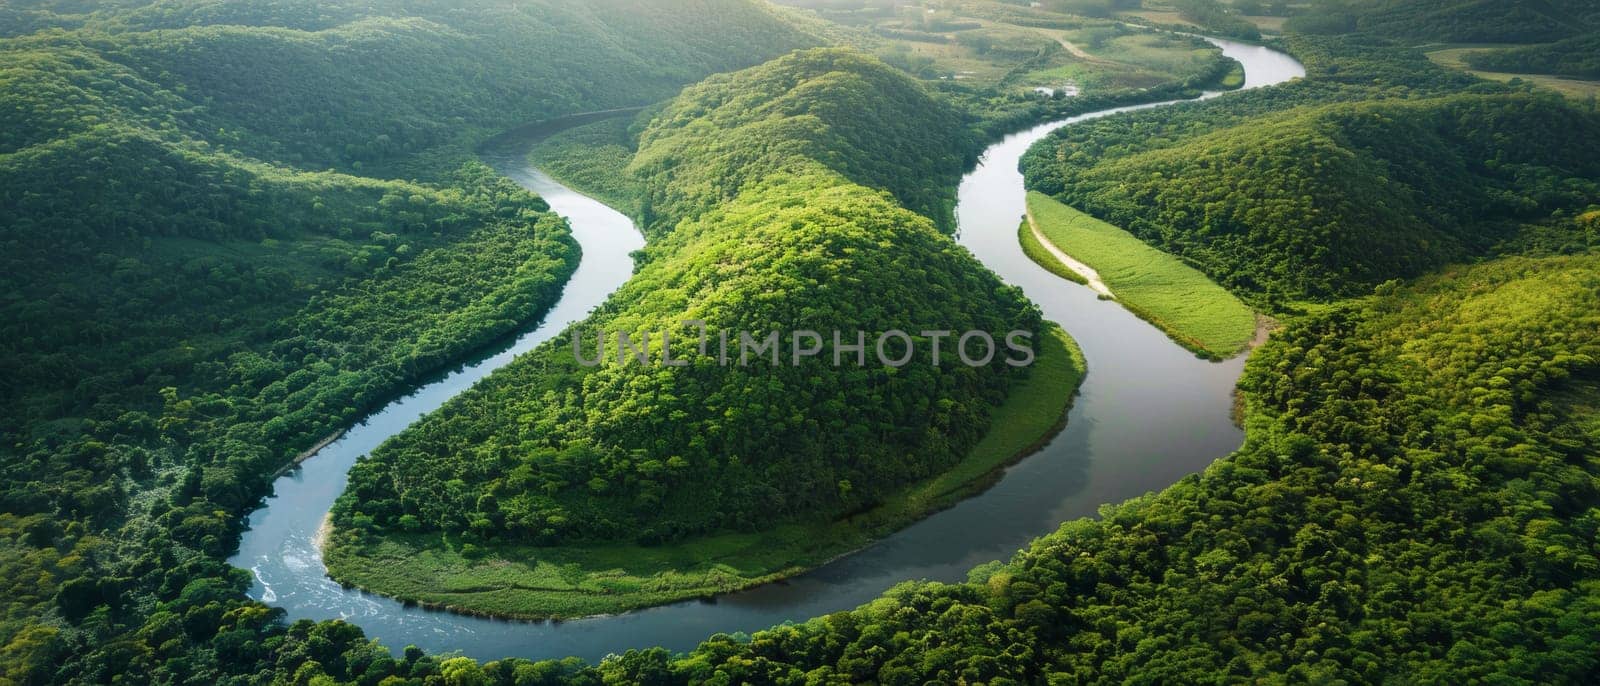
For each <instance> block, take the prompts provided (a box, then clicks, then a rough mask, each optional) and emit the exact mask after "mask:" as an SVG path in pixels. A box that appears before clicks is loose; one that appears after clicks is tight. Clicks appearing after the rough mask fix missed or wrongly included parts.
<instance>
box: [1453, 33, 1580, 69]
mask: <svg viewBox="0 0 1600 686" xmlns="http://www.w3.org/2000/svg"><path fill="white" fill-rule="evenodd" d="M1464 59H1465V60H1466V63H1467V64H1468V65H1469V66H1471V67H1472V68H1473V69H1479V70H1483V71H1498V72H1510V73H1513V74H1552V75H1555V76H1565V77H1568V78H1574V79H1600V32H1596V33H1590V34H1588V35H1584V36H1578V37H1575V38H1568V39H1566V40H1562V41H1556V42H1554V43H1550V44H1548V45H1530V46H1527V47H1521V48H1510V49H1504V50H1475V51H1472V52H1468V53H1466V55H1465V56H1464Z"/></svg>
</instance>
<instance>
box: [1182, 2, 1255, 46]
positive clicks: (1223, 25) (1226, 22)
mask: <svg viewBox="0 0 1600 686" xmlns="http://www.w3.org/2000/svg"><path fill="white" fill-rule="evenodd" d="M1169 1H1170V2H1171V3H1172V6H1173V7H1174V8H1176V9H1177V10H1178V14H1179V15H1180V16H1182V17H1183V18H1184V19H1187V20H1189V21H1192V22H1194V23H1196V24H1198V25H1200V26H1201V27H1202V28H1204V29H1205V30H1206V32H1207V33H1214V34H1217V35H1219V36H1224V37H1227V38H1238V39H1241V40H1261V31H1260V30H1259V29H1257V28H1256V25H1255V24H1252V23H1250V22H1249V21H1248V20H1246V19H1244V18H1242V17H1240V16H1239V15H1237V14H1235V13H1234V12H1232V11H1231V10H1230V9H1229V8H1228V7H1227V6H1225V5H1223V4H1222V3H1221V2H1219V1H1218V0H1169Z"/></svg>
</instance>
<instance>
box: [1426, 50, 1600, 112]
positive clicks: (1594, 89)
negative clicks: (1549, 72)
mask: <svg viewBox="0 0 1600 686" xmlns="http://www.w3.org/2000/svg"><path fill="white" fill-rule="evenodd" d="M1486 47H1488V48H1504V47H1511V46H1509V45H1477V46H1470V45H1469V46H1450V47H1443V48H1440V49H1437V50H1429V51H1428V53H1427V55H1428V59H1430V60H1433V61H1434V63H1435V64H1438V65H1440V66H1445V67H1450V68H1452V69H1460V70H1461V71H1464V72H1467V73H1469V74H1472V75H1473V76H1476V77H1478V78H1481V79H1488V80H1490V81H1510V80H1512V79H1521V80H1523V81H1527V82H1530V83H1534V84H1537V85H1539V86H1542V87H1544V88H1549V89H1550V90H1553V91H1556V92H1557V93H1560V94H1562V95H1565V96H1567V97H1569V98H1574V99H1579V100H1584V99H1588V98H1591V97H1597V96H1600V81H1584V80H1581V79H1567V78H1562V77H1559V76H1546V75H1543V74H1509V73H1505V72H1497V71H1478V70H1475V69H1472V68H1471V67H1469V66H1468V65H1467V63H1466V62H1465V61H1464V60H1463V59H1462V58H1463V56H1464V55H1466V54H1467V53H1469V52H1473V51H1474V50H1479V49H1482V48H1486Z"/></svg>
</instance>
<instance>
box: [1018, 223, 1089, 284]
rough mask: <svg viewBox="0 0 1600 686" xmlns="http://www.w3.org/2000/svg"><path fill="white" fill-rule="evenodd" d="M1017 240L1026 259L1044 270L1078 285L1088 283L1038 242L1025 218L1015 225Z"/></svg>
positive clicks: (1031, 226)
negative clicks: (1018, 224)
mask: <svg viewBox="0 0 1600 686" xmlns="http://www.w3.org/2000/svg"><path fill="white" fill-rule="evenodd" d="M1017 241H1018V242H1019V243H1022V252H1023V253H1024V254H1026V255H1027V256H1028V259H1030V260H1033V261H1034V262H1035V263H1037V264H1038V265H1039V266H1041V267H1044V269H1045V271H1047V272H1050V273H1051V274H1055V275H1056V276H1059V277H1061V278H1063V279H1066V280H1068V281H1071V282H1073V283H1075V284H1078V285H1080V286H1087V285H1089V280H1088V279H1085V278H1083V275H1082V274H1079V273H1077V272H1075V271H1073V270H1072V269H1071V268H1069V267H1067V265H1064V264H1062V263H1061V260H1058V259H1056V257H1055V255H1051V254H1050V251H1049V249H1047V248H1045V247H1044V244H1043V243H1040V242H1039V237H1038V236H1035V235H1033V225H1032V224H1029V223H1028V221H1027V220H1026V219H1024V220H1023V221H1022V224H1021V225H1020V226H1018V227H1017Z"/></svg>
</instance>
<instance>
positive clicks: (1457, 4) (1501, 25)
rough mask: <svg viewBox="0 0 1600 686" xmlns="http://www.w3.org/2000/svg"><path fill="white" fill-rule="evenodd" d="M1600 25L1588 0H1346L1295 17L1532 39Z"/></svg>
mask: <svg viewBox="0 0 1600 686" xmlns="http://www.w3.org/2000/svg"><path fill="white" fill-rule="evenodd" d="M1597 25H1600V9H1597V8H1596V7H1595V5H1594V3H1593V2H1589V1H1588V0H1537V1H1534V2H1507V1H1506V0H1341V1H1335V2H1320V3H1318V4H1316V5H1314V6H1313V7H1312V8H1310V9H1309V10H1308V11H1306V12H1304V13H1302V14H1297V15H1296V16H1293V17H1291V18H1290V19H1289V21H1288V22H1287V23H1286V24H1285V26H1284V28H1285V29H1286V30H1289V31H1294V32H1301V33H1317V34H1341V33H1362V34H1367V35H1373V36H1385V37H1390V38H1398V39H1403V40H1410V41H1417V42H1439V43H1530V42H1543V41H1552V40H1558V39H1562V38H1568V37H1571V36H1573V35H1574V34H1576V33H1578V32H1581V31H1584V30H1586V29H1587V30H1592V29H1594V28H1595V27H1596V26H1597Z"/></svg>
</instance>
